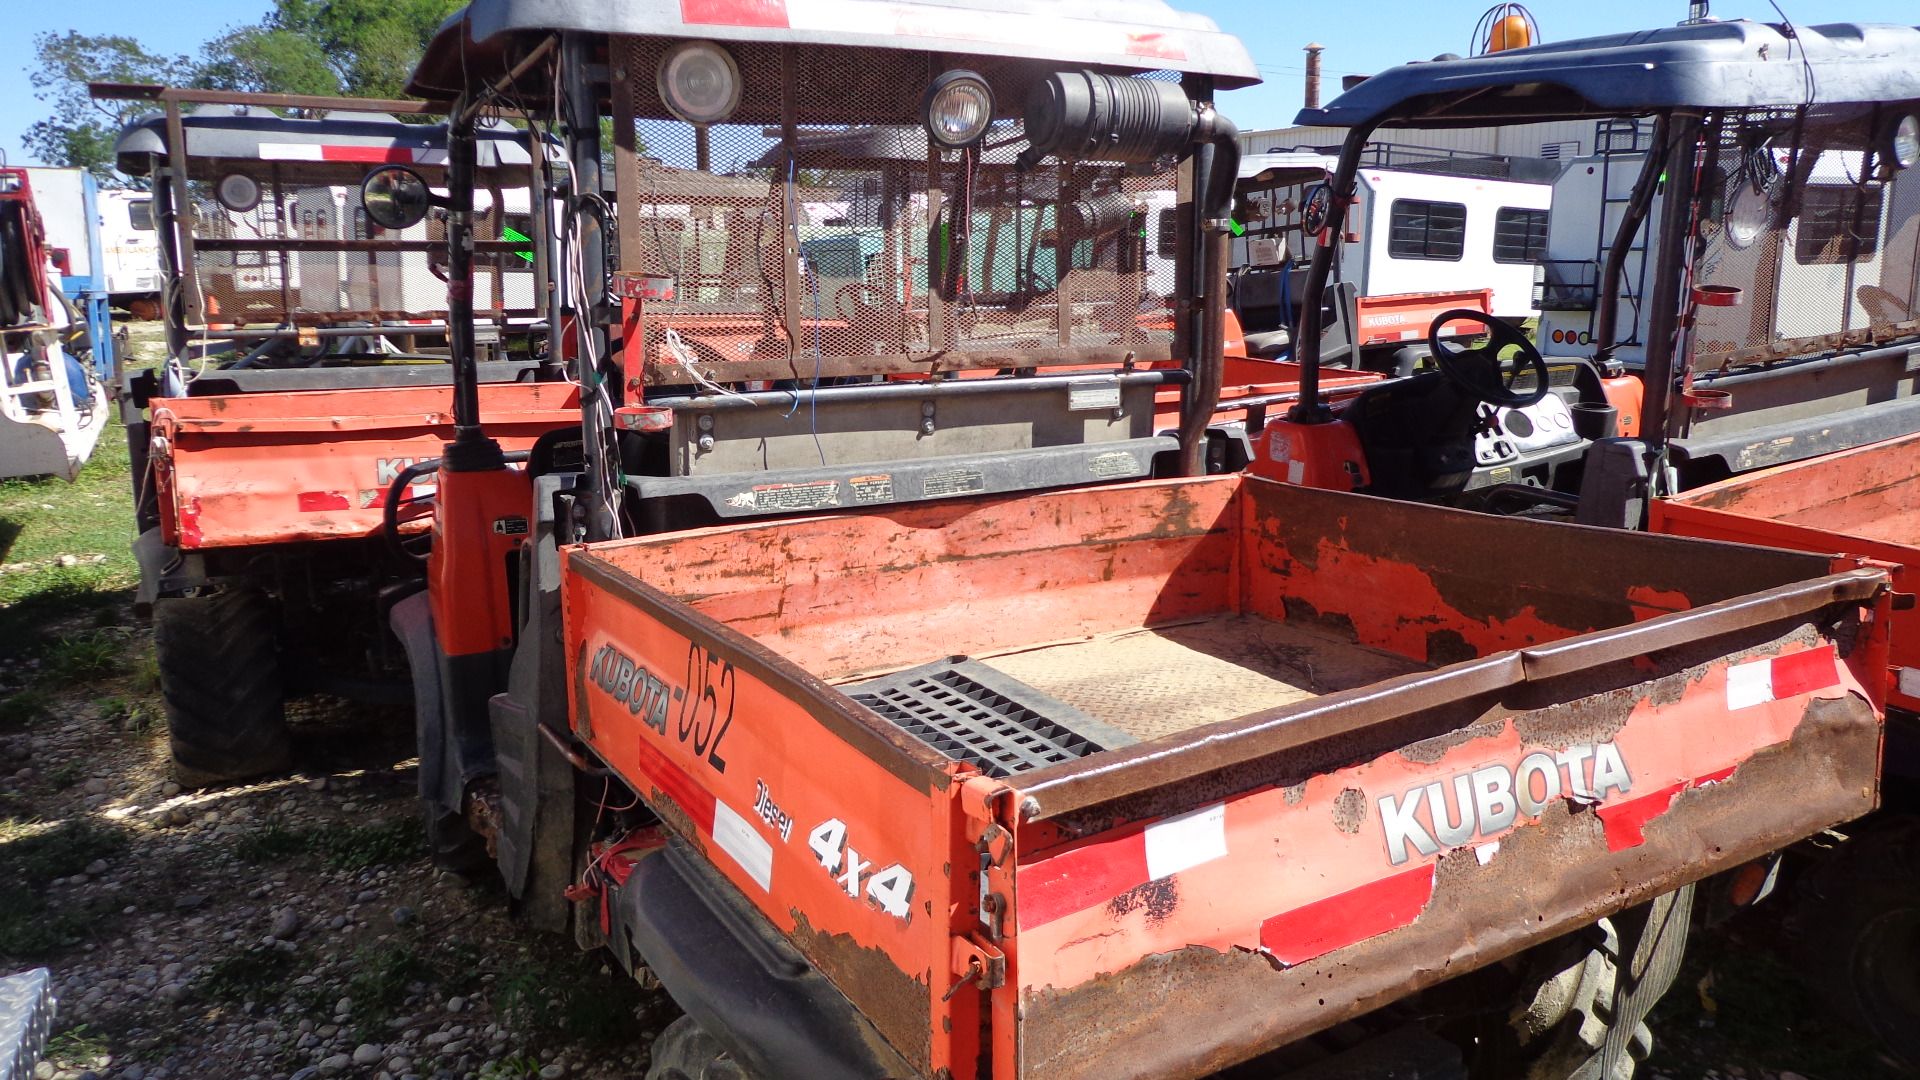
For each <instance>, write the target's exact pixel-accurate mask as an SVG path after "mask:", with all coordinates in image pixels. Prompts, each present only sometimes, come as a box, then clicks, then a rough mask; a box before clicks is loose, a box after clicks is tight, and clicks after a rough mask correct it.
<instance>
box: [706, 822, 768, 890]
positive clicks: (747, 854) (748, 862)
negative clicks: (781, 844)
mask: <svg viewBox="0 0 1920 1080" xmlns="http://www.w3.org/2000/svg"><path fill="white" fill-rule="evenodd" d="M713 842H714V843H715V844H716V845H718V846H719V848H720V850H721V851H724V852H726V853H727V854H729V855H731V856H733V861H734V862H737V863H739V864H740V869H742V870H745V871H746V872H747V876H748V877H750V878H752V879H753V880H754V881H755V882H757V883H759V885H760V887H761V888H763V889H766V890H767V891H769V892H771V891H772V890H773V844H772V843H771V842H770V841H769V840H768V839H767V838H766V837H764V836H762V835H760V830H759V829H756V828H754V827H753V823H752V822H750V821H748V820H747V819H746V818H744V817H741V816H740V814H739V813H738V812H737V811H735V810H734V808H733V807H731V806H728V805H727V804H726V803H723V802H720V801H719V800H717V799H716V800H714V804H713Z"/></svg>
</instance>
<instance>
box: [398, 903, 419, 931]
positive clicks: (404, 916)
mask: <svg viewBox="0 0 1920 1080" xmlns="http://www.w3.org/2000/svg"><path fill="white" fill-rule="evenodd" d="M418 918H419V916H418V915H416V914H414V910H413V909H412V908H410V907H406V906H405V905H402V906H400V907H397V908H394V909H393V925H395V926H411V925H413V923H414V922H415V921H416V920H417V919H418Z"/></svg>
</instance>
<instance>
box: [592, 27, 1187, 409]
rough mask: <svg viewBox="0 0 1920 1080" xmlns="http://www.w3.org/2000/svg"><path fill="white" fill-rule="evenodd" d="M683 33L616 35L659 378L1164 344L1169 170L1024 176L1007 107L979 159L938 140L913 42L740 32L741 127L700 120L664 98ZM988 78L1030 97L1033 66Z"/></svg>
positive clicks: (638, 249)
mask: <svg viewBox="0 0 1920 1080" xmlns="http://www.w3.org/2000/svg"><path fill="white" fill-rule="evenodd" d="M670 45H671V43H670V42H666V41H661V40H656V39H646V38H635V39H627V40H625V41H624V42H622V41H616V42H615V46H614V51H615V55H617V56H619V57H621V58H623V61H624V63H623V64H621V65H619V70H618V71H617V73H616V80H615V82H616V108H615V111H616V114H617V119H616V123H617V124H618V125H619V134H617V135H616V138H617V139H618V138H620V137H621V136H622V135H624V134H625V132H626V131H629V130H630V131H631V132H632V140H631V143H630V144H629V145H627V146H623V147H621V148H620V151H619V153H618V155H617V160H618V164H617V171H618V180H619V185H620V187H619V204H620V222H621V224H620V251H621V263H620V268H621V270H622V271H623V272H627V273H635V274H648V275H660V276H664V277H666V278H668V279H670V280H671V282H672V284H673V299H672V300H671V301H664V302H663V301H651V300H650V301H648V302H647V305H646V311H645V316H646V317H645V328H646V329H645V339H644V341H643V342H642V343H641V348H642V349H643V350H644V355H645V365H646V371H647V379H648V381H649V382H651V383H656V384H657V383H668V384H675V383H682V384H684V383H688V382H696V381H700V380H698V379H695V378H694V377H693V375H692V374H691V372H690V368H691V367H692V366H693V365H696V364H697V365H712V364H717V363H721V362H726V361H743V360H755V361H769V362H772V366H773V367H774V368H776V369H778V370H777V372H775V374H776V375H777V377H786V378H793V379H809V378H812V377H814V376H815V375H816V374H817V373H818V372H819V371H820V370H821V369H822V366H823V365H826V364H829V363H831V366H832V368H833V370H836V371H840V372H846V371H848V370H850V368H851V367H853V366H858V367H860V368H861V370H862V371H872V372H879V371H883V370H910V369H911V367H912V365H913V363H914V362H916V361H917V360H923V359H925V358H928V357H932V356H936V355H940V356H951V355H953V354H964V355H966V356H967V357H969V358H971V359H974V360H977V361H978V363H977V364H973V365H970V366H978V367H982V368H1019V367H1022V366H1027V365H1028V364H1033V365H1036V366H1037V365H1038V364H1040V363H1048V362H1055V361H1057V360H1059V359H1060V358H1061V357H1062V355H1063V354H1064V353H1066V352H1070V351H1077V350H1082V349H1086V348H1107V349H1130V350H1135V351H1137V352H1138V354H1139V358H1140V359H1143V360H1151V359H1162V358H1165V357H1166V356H1167V354H1168V352H1169V346H1170V344H1171V341H1172V321H1171V317H1170V315H1169V313H1168V309H1167V306H1166V298H1167V297H1169V296H1171V294H1172V292H1173V285H1174V271H1173V263H1172V260H1171V259H1170V258H1161V257H1160V256H1158V255H1157V254H1156V253H1155V252H1154V251H1153V250H1152V248H1151V247H1150V245H1149V243H1148V239H1149V238H1148V237H1147V235H1146V233H1147V227H1148V225H1150V224H1151V223H1152V221H1153V220H1154V217H1155V214H1156V212H1157V211H1158V210H1159V209H1160V208H1162V207H1164V208H1168V209H1170V208H1171V207H1172V206H1173V203H1174V185H1175V173H1174V172H1173V171H1172V169H1171V167H1170V166H1169V167H1167V168H1164V169H1153V170H1145V171H1143V170H1132V171H1129V170H1125V169H1122V168H1121V167H1119V166H1115V165H1099V164H1075V165H1071V166H1068V165H1059V164H1054V163H1047V164H1043V165H1041V166H1039V167H1038V168H1036V169H1034V170H1032V171H1028V172H1019V171H1016V170H1015V168H1014V164H1013V163H1014V158H1015V156H1016V155H1017V154H1018V152H1019V151H1020V150H1021V149H1022V148H1024V145H1025V143H1024V139H1022V138H1021V134H1020V130H1019V126H1018V124H1017V122H1012V121H1005V120H1003V121H1000V122H998V123H997V124H996V125H995V126H994V128H993V129H992V130H991V131H990V133H989V135H988V137H987V139H986V140H985V142H984V144H983V147H982V148H981V149H980V150H978V151H976V152H974V153H971V154H967V155H962V154H961V153H959V152H956V151H947V152H938V153H937V152H934V151H933V150H932V149H931V148H930V146H929V140H928V138H927V136H926V133H925V131H924V129H923V128H922V127H921V125H920V122H919V117H918V115H917V104H918V101H919V98H920V95H921V92H922V90H923V89H924V87H925V86H926V85H927V83H928V81H929V80H931V78H932V77H933V76H934V75H935V74H937V73H938V72H939V71H940V70H943V68H941V67H939V66H937V65H936V64H934V62H933V60H932V58H929V57H926V56H925V55H923V54H918V53H907V52H901V53H884V52H878V51H875V50H854V52H857V53H858V55H857V56H855V57H851V58H847V57H839V56H837V55H836V52H837V50H833V49H825V48H822V49H813V48H809V49H805V50H793V51H790V52H787V53H785V54H784V57H783V54H782V53H781V51H780V50H779V49H778V48H775V47H757V46H751V45H744V44H742V45H739V46H737V47H735V48H734V49H733V50H732V52H733V55H734V56H735V58H736V59H737V61H738V62H739V65H740V70H741V79H742V82H743V84H744V85H745V86H746V87H747V90H746V98H745V100H744V101H743V102H742V105H741V107H740V108H739V110H738V111H737V112H736V113H735V115H734V117H733V118H732V119H733V120H735V121H738V122H730V123H726V124H715V125H709V126H708V127H707V128H705V129H704V130H701V129H697V128H696V127H695V126H694V125H691V124H687V123H683V122H681V121H678V120H675V119H672V118H671V114H670V113H669V112H668V110H667V109H666V107H665V106H664V105H663V104H662V103H661V102H660V100H659V97H658V90H657V88H656V86H655V81H654V72H655V71H656V70H657V69H658V67H659V64H660V61H661V58H662V56H663V54H664V52H665V50H666V48H668V47H669V46H670ZM988 74H989V78H990V79H993V80H994V84H995V88H996V92H999V93H1001V94H1002V96H1003V97H1004V96H1007V95H1008V94H1010V93H1017V92H1019V91H1022V90H1024V86H1023V85H1022V84H1021V82H1020V79H1021V77H1022V76H1019V75H1018V73H1014V72H1011V71H1008V72H998V73H988ZM622 75H624V77H621V76H622ZM1016 100H1017V98H1016ZM829 119H830V120H832V121H834V122H833V123H831V124H826V123H821V121H822V120H829ZM629 347H631V346H629ZM856 360H858V361H861V362H862V363H861V364H860V365H850V364H849V362H850V361H856ZM761 367H762V370H763V371H765V369H766V367H767V365H762V366H761ZM715 377H717V378H719V379H721V380H722V381H726V375H725V374H717V375H716V376H715ZM756 377H757V376H756Z"/></svg>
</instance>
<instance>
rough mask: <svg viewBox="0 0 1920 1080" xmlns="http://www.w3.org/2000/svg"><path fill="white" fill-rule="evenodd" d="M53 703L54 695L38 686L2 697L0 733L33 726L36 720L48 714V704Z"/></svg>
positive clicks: (0, 701) (0, 704)
mask: <svg viewBox="0 0 1920 1080" xmlns="http://www.w3.org/2000/svg"><path fill="white" fill-rule="evenodd" d="M52 703H53V695H51V694H49V693H47V692H46V691H45V690H42V689H39V688H38V687H28V688H27V689H25V690H18V691H15V692H14V693H11V694H8V695H7V696H6V697H4V698H0V733H5V732H8V731H18V730H20V729H21V728H26V727H31V726H32V725H33V722H34V721H36V720H38V719H40V718H41V717H43V716H45V715H47V706H49V705H51V704H52Z"/></svg>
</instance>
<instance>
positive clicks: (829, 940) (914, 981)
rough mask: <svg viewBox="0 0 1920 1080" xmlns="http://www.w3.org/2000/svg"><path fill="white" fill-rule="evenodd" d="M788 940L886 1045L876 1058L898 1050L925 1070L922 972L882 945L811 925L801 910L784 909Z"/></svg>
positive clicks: (927, 1043)
mask: <svg viewBox="0 0 1920 1080" xmlns="http://www.w3.org/2000/svg"><path fill="white" fill-rule="evenodd" d="M788 914H789V915H791V916H792V917H793V943H794V945H795V947H797V948H798V949H799V950H800V951H801V952H802V953H804V954H805V955H806V957H807V959H808V960H811V961H812V962H813V965H814V966H815V967H817V968H819V969H820V972H821V974H823V975H825V976H826V977H827V978H828V979H830V980H832V981H833V985H835V986H837V987H839V988H840V992H841V993H843V994H845V995H847V999H848V1000H850V1001H852V1002H853V1003H854V1005H855V1006H857V1007H858V1008H859V1009H860V1011H861V1012H862V1013H863V1014H865V1016H866V1017H867V1019H868V1020H871V1021H872V1022H873V1026H874V1028H875V1029H877V1030H878V1031H879V1032H880V1035H881V1036H882V1037H883V1038H885V1039H886V1040H887V1041H888V1042H889V1043H891V1044H892V1047H891V1052H889V1053H882V1054H879V1055H876V1056H878V1057H879V1058H880V1059H881V1060H885V1059H886V1058H887V1057H890V1056H891V1055H892V1053H899V1054H902V1055H904V1056H905V1057H906V1059H907V1060H908V1061H910V1062H912V1063H913V1064H914V1065H915V1066H917V1067H919V1068H921V1069H930V1068H931V1067H932V1066H931V1063H932V1060H933V1015H932V1005H931V1002H932V1000H933V999H932V993H931V990H930V989H929V985H928V981H927V979H928V977H927V976H926V975H924V974H922V975H918V976H915V975H909V974H907V973H906V972H904V971H901V970H900V969H899V968H898V967H896V966H895V965H894V963H893V960H892V959H891V958H889V957H888V956H887V954H886V952H885V951H884V950H881V949H877V948H870V947H868V946H865V945H861V944H860V943H859V942H857V941H855V940H854V939H853V937H852V935H850V934H829V933H825V932H823V931H819V930H815V929H814V928H813V924H812V923H810V922H808V921H807V914H806V912H804V911H801V910H800V909H799V908H789V909H788Z"/></svg>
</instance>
